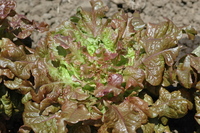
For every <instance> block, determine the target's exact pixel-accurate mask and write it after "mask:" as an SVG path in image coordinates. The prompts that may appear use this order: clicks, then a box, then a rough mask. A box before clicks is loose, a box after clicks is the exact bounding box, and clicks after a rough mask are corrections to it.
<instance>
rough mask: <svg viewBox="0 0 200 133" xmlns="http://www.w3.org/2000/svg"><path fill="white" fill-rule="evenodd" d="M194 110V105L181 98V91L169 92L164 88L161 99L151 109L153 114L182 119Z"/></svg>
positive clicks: (161, 90)
mask: <svg viewBox="0 0 200 133" xmlns="http://www.w3.org/2000/svg"><path fill="white" fill-rule="evenodd" d="M192 108H193V104H192V103H191V102H190V101H189V100H187V99H185V98H183V97H182V96H181V92H180V91H174V92H172V93H170V92H168V91H167V90H165V89H164V88H161V89H160V91H159V99H158V100H157V101H156V102H155V103H154V104H153V105H152V106H151V107H150V110H151V112H153V113H156V114H157V115H158V116H160V117H161V116H166V117H168V118H181V117H183V116H184V115H185V114H187V112H188V110H191V109H192Z"/></svg>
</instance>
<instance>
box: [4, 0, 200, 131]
mask: <svg viewBox="0 0 200 133" xmlns="http://www.w3.org/2000/svg"><path fill="white" fill-rule="evenodd" d="M91 6H92V8H91V11H85V10H83V9H82V8H81V7H80V8H78V9H77V13H76V14H75V15H74V16H72V17H71V18H70V20H69V21H65V22H63V23H61V24H60V25H59V26H58V27H57V28H56V29H54V30H52V31H49V32H48V33H47V35H46V37H45V38H44V39H43V40H42V41H40V42H39V43H38V44H37V47H35V48H30V47H27V46H25V45H23V44H21V45H18V44H16V43H15V42H13V41H12V39H10V38H8V37H2V38H1V41H0V50H1V53H0V68H1V69H0V70H1V77H2V78H1V79H2V82H1V83H2V84H1V85H2V88H6V89H9V91H10V90H11V91H13V92H15V93H16V94H20V95H21V96H22V98H21V99H20V97H18V98H19V99H20V100H21V103H23V105H24V109H23V125H22V126H21V127H20V129H19V132H26V133H27V132H31V131H33V132H36V133H37V132H44V133H65V132H70V133H77V132H82V133H89V132H92V133H93V132H99V133H111V132H113V133H115V132H117V133H130V132H131V133H134V132H140V131H141V132H145V133H151V132H152V133H153V132H158V133H162V132H170V130H171V129H170V127H169V126H168V119H172V118H173V119H179V118H182V117H184V116H185V115H186V114H187V113H188V111H189V110H192V109H194V108H195V109H196V110H197V113H196V114H195V119H196V120H197V122H199V112H200V111H199V110H200V109H199V108H200V105H199V99H200V98H199V95H198V94H199V91H198V89H199V86H200V82H199V73H200V67H199V64H198V62H199V61H200V57H199V56H198V55H195V54H190V55H188V56H186V57H184V58H183V59H181V60H180V62H179V63H177V64H178V65H176V61H175V60H176V57H177V56H178V54H179V50H180V46H179V45H178V40H180V39H181V37H182V35H183V34H187V35H188V36H189V38H191V39H193V38H194V35H195V34H196V31H195V30H194V29H193V28H191V27H177V26H176V25H174V24H173V23H172V22H171V21H170V20H168V19H166V20H165V21H164V22H161V23H158V24H152V23H148V24H146V23H144V22H143V21H142V19H141V18H140V16H139V13H137V12H135V13H133V14H132V15H128V14H127V13H124V12H123V11H119V12H117V13H116V14H114V15H113V16H112V17H110V18H108V17H106V12H107V11H108V7H106V6H103V3H102V2H101V1H100V0H92V1H91ZM3 27H4V28H5V26H3ZM22 29H23V28H22ZM22 29H21V30H20V31H23V30H22ZM36 29H37V28H36ZM14 35H15V36H17V37H18V35H19V34H17V35H16V34H14ZM28 35H29V34H28ZM175 83H177V84H178V85H180V86H181V87H182V89H179V88H178V87H177V88H176V87H174V88H175V89H174V90H170V89H169V87H170V86H173V85H175ZM189 90H192V91H189ZM192 93H193V94H195V96H193V97H192V96H191V95H190V96H188V95H187V94H192ZM9 96H10V97H11V95H9ZM9 96H8V93H5V94H4V95H2V97H1V99H2V100H1V101H2V105H4V108H5V102H6V100H3V99H5V98H8V97H9ZM194 100H195V102H194ZM4 101H5V102H4ZM5 113H6V112H5ZM6 114H7V115H8V113H6Z"/></svg>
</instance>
